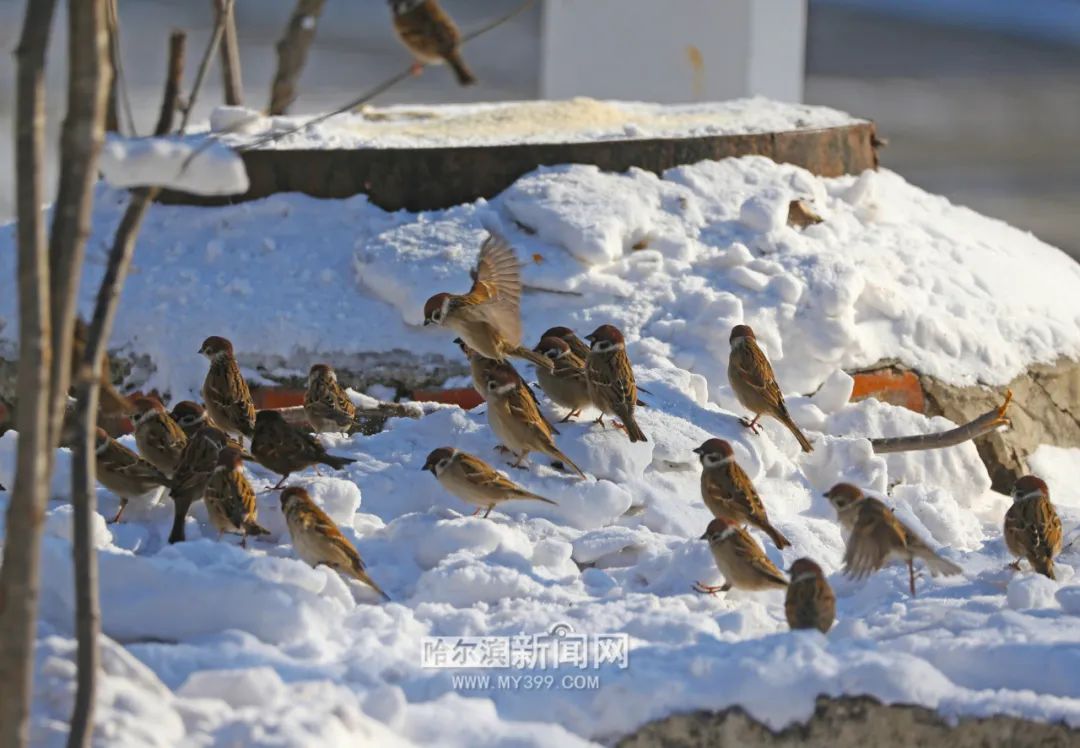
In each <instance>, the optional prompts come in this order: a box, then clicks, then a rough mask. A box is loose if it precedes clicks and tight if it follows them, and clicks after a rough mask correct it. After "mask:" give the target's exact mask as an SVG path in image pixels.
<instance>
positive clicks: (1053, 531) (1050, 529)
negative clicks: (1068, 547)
mask: <svg viewBox="0 0 1080 748" xmlns="http://www.w3.org/2000/svg"><path fill="white" fill-rule="evenodd" d="M1034 524H1035V526H1036V527H1038V528H1040V529H1041V532H1040V533H1039V536H1040V539H1041V540H1042V542H1043V544H1044V545H1045V546H1046V550H1047V552H1048V553H1049V555H1051V556H1053V555H1056V554H1058V553H1060V552H1061V542H1062V532H1061V518H1060V517H1059V516H1058V513H1057V510H1055V509H1054V505H1053V504H1051V503H1050V499H1049V498H1047V497H1045V496H1043V497H1041V498H1040V499H1039V500H1038V501H1036V502H1035V519H1034Z"/></svg>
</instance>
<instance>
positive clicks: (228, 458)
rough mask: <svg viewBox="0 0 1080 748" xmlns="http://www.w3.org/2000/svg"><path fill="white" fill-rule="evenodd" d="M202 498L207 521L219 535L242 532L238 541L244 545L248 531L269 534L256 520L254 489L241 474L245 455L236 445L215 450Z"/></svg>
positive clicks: (250, 533) (249, 533) (253, 533)
mask: <svg viewBox="0 0 1080 748" xmlns="http://www.w3.org/2000/svg"><path fill="white" fill-rule="evenodd" d="M203 501H205V502H206V513H207V514H208V515H209V516H210V524H212V525H213V526H214V527H216V528H217V531H218V535H219V536H220V535H221V534H223V533H226V532H231V533H237V534H238V535H240V536H241V540H240V545H242V546H246V545H247V538H248V535H269V534H270V531H269V530H267V529H266V528H265V527H263V526H262V525H260V524H259V523H258V522H256V521H255V513H256V506H255V489H253V488H252V487H251V484H250V483H248V479H247V478H246V477H245V476H244V458H243V457H242V456H241V455H240V453H239V452H238V451H237V450H235V449H230V448H228V447H226V448H225V449H223V450H221V452H220V453H219V454H218V461H217V465H215V466H214V472H212V473H211V474H210V480H209V481H207V483H206V492H205V493H204V494H203Z"/></svg>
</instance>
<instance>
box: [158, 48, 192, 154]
mask: <svg viewBox="0 0 1080 748" xmlns="http://www.w3.org/2000/svg"><path fill="white" fill-rule="evenodd" d="M186 48H187V34H186V33H185V32H183V31H180V30H174V31H173V32H172V34H170V35H169V66H168V72H167V73H166V77H165V92H164V93H163V94H162V96H161V111H160V113H159V114H158V121H157V124H156V125H155V126H154V135H168V134H169V132H170V131H171V130H172V125H173V119H174V118H175V117H176V107H177V104H178V103H179V100H180V86H181V85H182V84H183V81H184V56H185V50H186Z"/></svg>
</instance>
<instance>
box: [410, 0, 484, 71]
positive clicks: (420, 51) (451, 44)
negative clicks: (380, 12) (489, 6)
mask: <svg viewBox="0 0 1080 748" xmlns="http://www.w3.org/2000/svg"><path fill="white" fill-rule="evenodd" d="M390 6H391V9H392V10H393V15H394V31H395V32H396V33H397V36H398V38H399V39H401V43H402V44H404V45H405V47H406V49H408V50H409V52H410V53H412V55H413V57H415V58H416V59H417V61H418V62H417V64H416V65H414V67H413V70H414V73H419V72H420V70H421V68H422V65H439V64H442V63H443V62H446V64H448V65H449V66H450V67H451V68H452V69H453V71H454V75H455V76H456V77H457V81H458V83H460V84H461V85H463V86H468V85H471V84H473V83H476V78H475V77H474V76H473V74H472V72H471V71H470V70H469V68H468V67H466V65H465V61H464V60H463V59H462V58H461V50H460V49H459V46H460V44H461V32H460V31H458V27H457V25H455V24H454V21H453V19H451V18H450V16H448V15H447V14H446V11H444V10H443V9H442V8H441V7H439V4H438V2H436V0H390Z"/></svg>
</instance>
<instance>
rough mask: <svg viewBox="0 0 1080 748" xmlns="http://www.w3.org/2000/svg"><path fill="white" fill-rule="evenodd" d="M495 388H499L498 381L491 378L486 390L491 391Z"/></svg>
mask: <svg viewBox="0 0 1080 748" xmlns="http://www.w3.org/2000/svg"><path fill="white" fill-rule="evenodd" d="M497 389H499V383H498V382H496V381H495V380H494V379H492V380H491V381H489V382H488V390H490V391H491V392H494V391H495V390H497Z"/></svg>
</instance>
